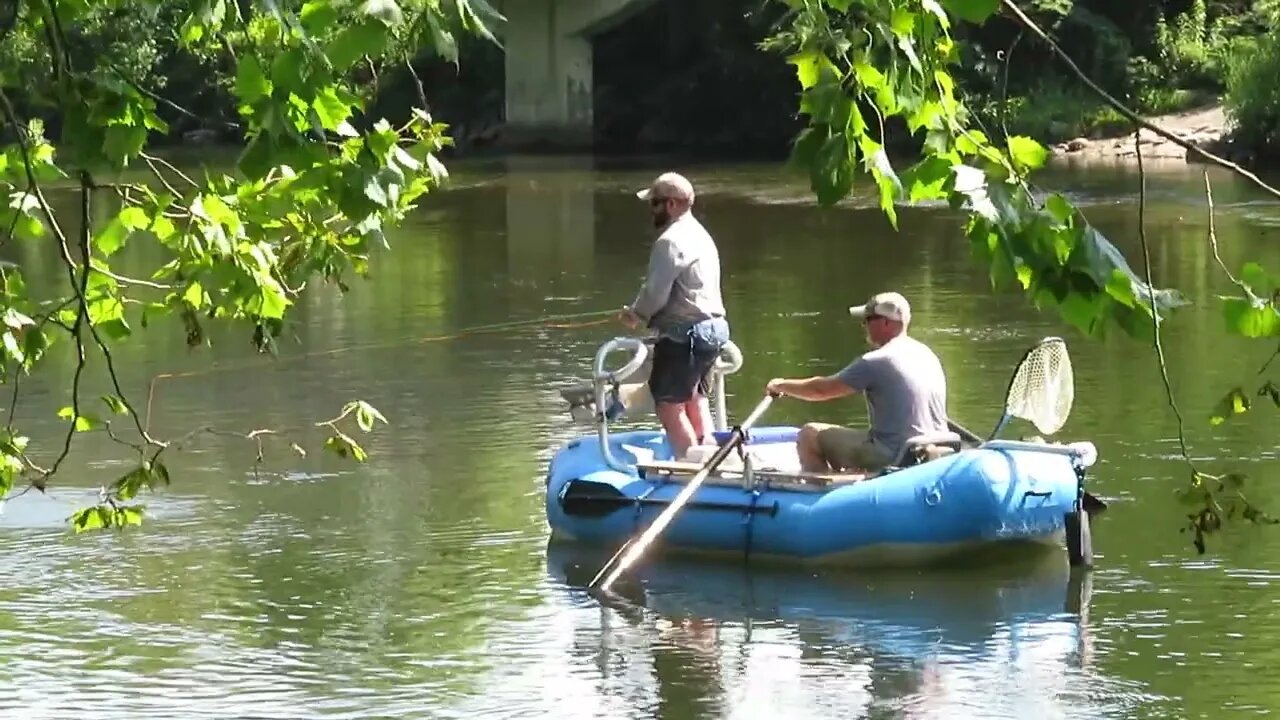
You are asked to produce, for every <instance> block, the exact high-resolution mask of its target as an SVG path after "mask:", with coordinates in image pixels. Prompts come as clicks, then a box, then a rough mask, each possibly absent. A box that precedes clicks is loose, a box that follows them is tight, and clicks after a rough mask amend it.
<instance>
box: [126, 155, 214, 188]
mask: <svg viewBox="0 0 1280 720" xmlns="http://www.w3.org/2000/svg"><path fill="white" fill-rule="evenodd" d="M138 155H139V157H141V158H142V159H143V160H145V161H147V163H157V164H160V165H163V166H165V167H166V168H168V169H169V170H171V171H172V172H173V174H175V175H177V176H178V177H180V178H182V179H183V181H184V182H186V183H187V184H188V185H190V186H191V187H193V188H197V189H198V188H199V187H200V185H199V184H198V183H197V182H196V181H195V180H192V179H191V178H190V177H189V176H188V175H187V174H186V173H184V172H182V171H181V170H179V169H178V168H177V167H175V166H174V164H173V163H171V162H169V161H168V160H165V159H164V158H162V157H158V156H156V155H149V154H147V153H139V154H138ZM175 192H176V191H175ZM176 194H177V196H178V197H182V193H176Z"/></svg>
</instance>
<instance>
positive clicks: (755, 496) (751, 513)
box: [742, 488, 778, 562]
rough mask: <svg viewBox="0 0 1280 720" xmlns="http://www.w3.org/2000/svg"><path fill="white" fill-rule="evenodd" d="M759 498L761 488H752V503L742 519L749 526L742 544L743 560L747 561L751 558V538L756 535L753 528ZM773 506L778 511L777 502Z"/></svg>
mask: <svg viewBox="0 0 1280 720" xmlns="http://www.w3.org/2000/svg"><path fill="white" fill-rule="evenodd" d="M759 500H760V488H751V504H749V505H748V506H747V508H748V510H747V512H746V517H744V518H743V519H742V522H743V523H744V524H745V525H746V526H747V531H746V535H747V537H746V542H745V543H743V545H742V561H743V562H746V561H748V560H750V559H751V540H752V537H753V536H754V533H753V532H752V530H753V529H754V528H755V520H756V512H755V511H756V503H757V502H759ZM773 507H774V513H776V512H777V507H778V504H777V503H776V502H775V503H774V504H773Z"/></svg>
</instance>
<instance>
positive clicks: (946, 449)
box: [890, 432, 964, 468]
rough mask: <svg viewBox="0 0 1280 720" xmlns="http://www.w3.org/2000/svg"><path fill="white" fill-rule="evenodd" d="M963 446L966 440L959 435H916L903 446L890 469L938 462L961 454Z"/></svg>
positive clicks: (939, 433) (938, 433) (951, 433)
mask: <svg viewBox="0 0 1280 720" xmlns="http://www.w3.org/2000/svg"><path fill="white" fill-rule="evenodd" d="M963 445H964V439H963V438H961V437H960V435H959V434H958V433H953V432H934V433H922V434H920V435H914V436H912V437H909V438H907V441H906V442H905V443H903V444H902V449H901V450H899V451H898V457H897V458H895V459H894V461H893V463H892V464H891V465H890V467H896V468H904V467H911V466H912V465H919V464H920V463H924V462H929V461H930V460H937V459H938V458H941V457H946V456H947V455H952V454H954V453H958V452H960V450H961V449H962V447H963Z"/></svg>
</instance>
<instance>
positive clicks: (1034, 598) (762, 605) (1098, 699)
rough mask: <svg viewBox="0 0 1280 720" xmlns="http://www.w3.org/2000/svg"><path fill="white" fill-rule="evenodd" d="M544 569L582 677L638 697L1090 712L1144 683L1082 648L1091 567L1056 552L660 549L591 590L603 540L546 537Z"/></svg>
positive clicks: (719, 706) (719, 704)
mask: <svg viewBox="0 0 1280 720" xmlns="http://www.w3.org/2000/svg"><path fill="white" fill-rule="evenodd" d="M547 556H548V559H547V564H548V574H549V576H550V577H551V578H552V579H553V581H554V583H555V587H556V588H557V592H558V593H559V594H560V595H561V597H562V598H563V602H564V603H565V604H566V605H571V606H573V605H576V606H577V607H578V608H580V610H579V611H578V612H576V613H575V615H576V617H577V620H578V621H577V622H576V623H575V626H574V629H573V634H574V644H573V647H574V654H575V655H576V656H577V657H579V658H581V659H584V660H585V659H588V658H589V659H590V660H591V662H593V664H594V665H595V667H596V669H597V672H598V673H599V678H598V680H597V683H596V687H595V688H594V692H596V693H598V694H600V695H606V696H608V695H614V694H616V693H620V692H628V688H629V687H630V686H633V685H634V684H635V683H636V680H637V676H640V677H644V676H648V677H649V679H650V680H651V681H652V683H653V697H651V698H649V700H648V702H649V703H650V706H651V707H653V708H654V709H655V710H661V709H662V707H664V706H666V705H672V706H678V707H682V708H687V709H696V713H695V714H697V715H702V716H706V715H719V714H724V713H728V714H730V715H735V716H736V715H744V716H745V715H750V716H761V717H771V716H774V715H775V713H776V715H777V716H779V717H781V716H786V717H836V716H838V717H868V716H872V717H875V716H880V715H883V714H885V713H888V714H891V715H894V716H903V715H905V716H919V714H921V713H924V714H925V715H927V716H930V717H956V716H957V715H956V714H957V713H959V715H958V716H963V717H977V716H981V717H1011V718H1027V717H1036V718H1040V717H1054V716H1063V715H1067V714H1072V715H1074V716H1077V717H1096V716H1098V715H1107V714H1112V713H1116V712H1123V711H1125V710H1128V709H1132V708H1133V707H1134V706H1135V705H1137V704H1139V703H1142V702H1147V701H1149V700H1150V698H1148V697H1146V696H1145V695H1143V694H1142V693H1140V692H1139V691H1138V689H1137V685H1136V684H1134V683H1130V682H1125V681H1121V680H1118V679H1115V678H1110V677H1108V676H1106V674H1105V673H1103V672H1100V671H1099V670H1098V669H1097V668H1096V667H1095V666H1094V662H1093V659H1092V650H1091V641H1090V628H1089V627H1088V624H1087V622H1086V618H1087V609H1088V604H1089V592H1090V588H1089V582H1090V581H1089V579H1088V578H1089V576H1088V575H1087V574H1081V573H1073V572H1071V570H1070V569H1069V568H1068V566H1067V563H1066V560H1065V558H1064V556H1063V555H1062V554H1061V553H1049V554H1047V555H1046V554H1044V553H1033V554H1031V555H1026V554H1020V555H1018V556H1016V557H1010V558H1008V562H1007V563H1006V564H1003V565H999V566H996V569H989V570H988V571H985V572H978V573H976V574H975V571H974V570H973V569H972V568H968V569H957V570H954V571H951V572H948V571H942V572H934V573H928V574H919V573H914V572H910V573H883V574H882V573H877V574H873V575H859V576H853V575H846V574H838V573H833V574H814V573H808V572H800V571H790V570H782V569H773V570H762V569H760V568H754V569H752V570H750V571H748V570H746V569H745V568H738V567H733V566H732V565H725V564H712V563H709V562H706V561H702V560H693V559H677V558H662V559H660V560H655V561H653V562H651V563H649V564H648V565H646V566H645V567H643V568H642V569H640V570H639V571H638V572H637V578H636V579H635V580H634V581H632V582H631V583H628V585H629V587H627V588H626V589H622V590H620V592H622V593H623V594H624V595H625V596H626V601H625V602H624V601H617V602H612V603H607V604H606V605H602V606H596V607H595V608H594V609H591V608H593V605H592V601H590V600H587V599H585V598H584V597H583V594H584V591H583V590H582V589H581V588H583V587H584V586H585V585H586V584H587V582H588V581H589V580H590V578H591V577H592V575H593V574H594V573H595V571H596V570H597V569H598V568H599V567H600V565H601V563H603V562H604V560H605V559H606V556H605V555H603V554H601V553H599V552H596V551H592V550H588V549H584V548H582V547H581V546H577V545H567V544H563V543H552V544H550V545H549V546H548V549H547Z"/></svg>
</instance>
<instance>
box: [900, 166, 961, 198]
mask: <svg viewBox="0 0 1280 720" xmlns="http://www.w3.org/2000/svg"><path fill="white" fill-rule="evenodd" d="M950 179H951V163H950V162H948V161H946V160H944V159H942V158H940V157H937V156H933V155H931V156H929V157H927V158H925V159H924V160H921V161H920V162H918V163H916V164H915V165H912V166H911V167H909V168H907V169H906V170H904V171H903V173H902V184H903V185H904V186H905V187H906V188H907V197H908V199H910V200H911V202H919V201H921V200H940V199H943V198H945V197H946V196H947V181H948V180H950Z"/></svg>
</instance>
